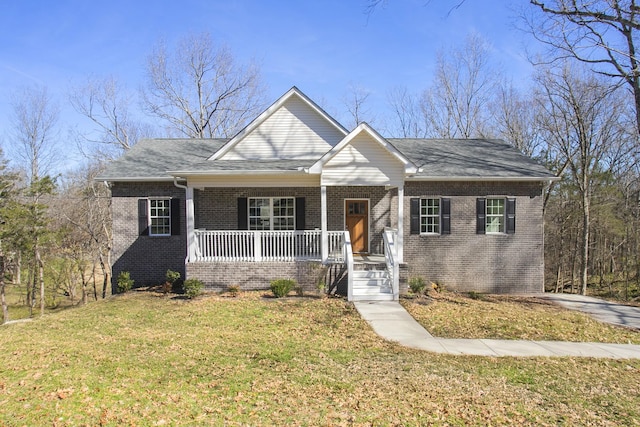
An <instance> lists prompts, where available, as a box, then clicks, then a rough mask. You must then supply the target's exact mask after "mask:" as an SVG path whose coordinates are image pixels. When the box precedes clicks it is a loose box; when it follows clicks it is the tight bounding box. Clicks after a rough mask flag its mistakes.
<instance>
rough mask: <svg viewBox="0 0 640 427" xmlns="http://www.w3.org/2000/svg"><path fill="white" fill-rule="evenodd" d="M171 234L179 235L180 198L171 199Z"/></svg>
mask: <svg viewBox="0 0 640 427" xmlns="http://www.w3.org/2000/svg"><path fill="white" fill-rule="evenodd" d="M171 235H172V236H179V235H180V199H171Z"/></svg>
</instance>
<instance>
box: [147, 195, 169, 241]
mask: <svg viewBox="0 0 640 427" xmlns="http://www.w3.org/2000/svg"><path fill="white" fill-rule="evenodd" d="M152 200H154V201H159V200H162V201H165V200H166V201H168V202H169V206H168V209H169V215H168V217H167V216H153V217H152V216H151V209H152V207H151V201H152ZM153 218H169V226H168V227H169V233H166V234H165V233H158V234H156V233H153V226H152V222H153ZM147 226H148V227H149V236H150V237H167V236H171V197H149V198H148V199H147Z"/></svg>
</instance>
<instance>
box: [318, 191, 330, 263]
mask: <svg viewBox="0 0 640 427" xmlns="http://www.w3.org/2000/svg"><path fill="white" fill-rule="evenodd" d="M320 230H321V231H320V233H321V234H322V262H323V263H326V262H327V259H328V258H329V233H327V186H326V185H322V186H320Z"/></svg>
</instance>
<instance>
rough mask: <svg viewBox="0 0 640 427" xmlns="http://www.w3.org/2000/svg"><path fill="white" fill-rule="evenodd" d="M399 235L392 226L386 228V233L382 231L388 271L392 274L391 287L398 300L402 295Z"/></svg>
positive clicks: (395, 298)
mask: <svg viewBox="0 0 640 427" xmlns="http://www.w3.org/2000/svg"><path fill="white" fill-rule="evenodd" d="M397 237H398V232H397V230H394V229H391V228H385V229H384V233H382V241H383V242H384V258H385V260H386V263H387V271H388V272H389V275H390V276H391V289H392V290H393V299H394V300H397V299H398V297H399V295H400V262H399V260H398V247H397V240H398V239H397Z"/></svg>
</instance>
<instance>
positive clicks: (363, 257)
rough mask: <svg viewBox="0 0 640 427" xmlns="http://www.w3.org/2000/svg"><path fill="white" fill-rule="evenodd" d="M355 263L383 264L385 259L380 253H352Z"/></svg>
mask: <svg viewBox="0 0 640 427" xmlns="http://www.w3.org/2000/svg"><path fill="white" fill-rule="evenodd" d="M353 262H355V263H356V264H385V263H386V262H387V261H386V260H385V258H384V255H382V254H353Z"/></svg>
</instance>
